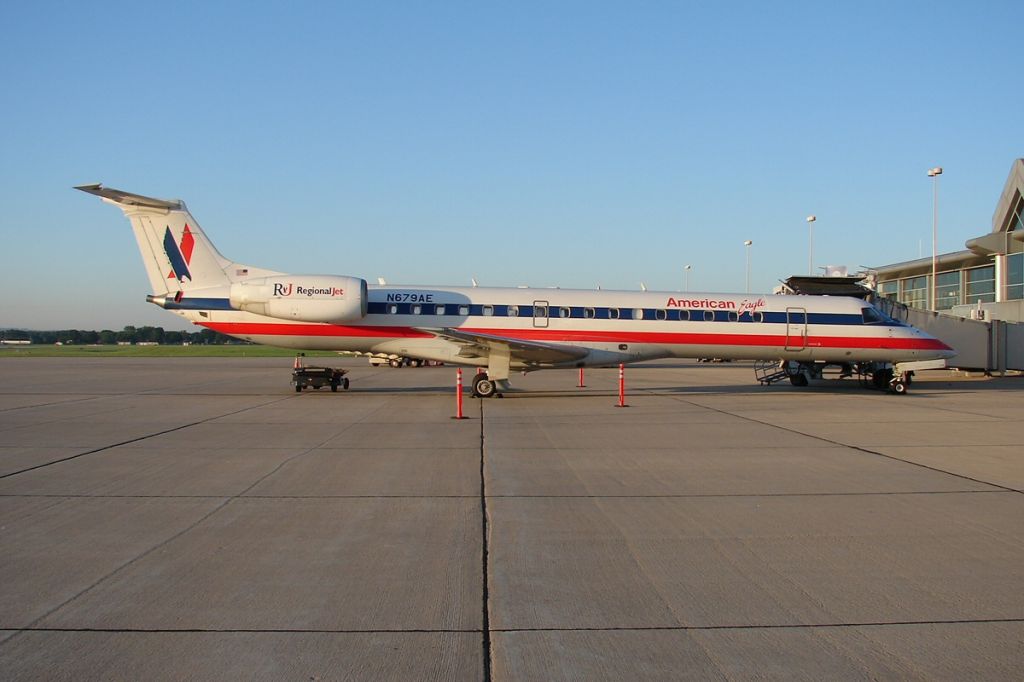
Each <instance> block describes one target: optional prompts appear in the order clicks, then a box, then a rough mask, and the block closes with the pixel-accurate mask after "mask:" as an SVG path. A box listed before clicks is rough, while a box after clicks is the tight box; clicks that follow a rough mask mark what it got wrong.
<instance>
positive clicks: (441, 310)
mask: <svg viewBox="0 0 1024 682" xmlns="http://www.w3.org/2000/svg"><path fill="white" fill-rule="evenodd" d="M434 313H435V314H437V315H444V303H438V304H437V309H436V310H434Z"/></svg>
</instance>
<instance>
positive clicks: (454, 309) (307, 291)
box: [75, 184, 956, 398]
mask: <svg viewBox="0 0 1024 682" xmlns="http://www.w3.org/2000/svg"><path fill="white" fill-rule="evenodd" d="M75 189H78V190H81V191H83V192H87V193H89V194H93V195H95V196H98V197H100V198H101V199H102V200H103V201H104V202H106V203H110V204H113V205H114V206H117V207H118V208H120V209H121V210H122V211H123V212H124V214H125V216H126V217H127V218H128V219H129V221H130V222H131V225H132V229H133V231H134V233H135V238H136V240H137V242H138V246H139V251H140V253H141V254H142V260H143V262H144V264H145V267H146V273H147V275H148V277H149V281H150V284H151V286H152V289H153V293H152V294H150V295H148V296H146V300H147V301H149V302H151V303H154V304H156V305H158V306H160V307H161V308H164V309H166V310H170V311H173V312H174V313H177V314H178V315H181V316H182V317H185V318H186V319H188V320H190V321H192V322H193V323H195V324H197V325H201V326H203V327H207V328H209V329H212V330H214V331H217V332H220V333H222V334H226V335H228V336H232V337H235V338H238V339H244V340H246V341H251V342H253V343H259V344H265V345H271V346H279V347H284V348H294V349H301V350H332V351H350V352H355V353H360V354H395V355H399V356H403V357H409V358H418V359H420V360H434V361H439V362H444V363H449V364H455V365H464V366H469V367H477V368H478V370H479V371H478V374H477V376H476V377H475V378H474V380H473V383H472V388H473V394H474V395H475V396H477V397H481V398H486V397H492V396H495V395H500V391H503V390H507V389H508V387H509V377H510V375H511V373H512V372H513V371H522V372H523V373H524V374H525V373H527V372H531V371H535V370H541V369H560V368H580V367H611V366H615V365H619V364H627V363H633V362H640V361H644V360H653V359H659V358H709V357H713V358H721V359H726V360H755V361H758V363H757V364H756V366H755V369H756V370H757V372H758V373H757V378H758V379H759V380H760V381H761V383H763V384H767V383H772V382H774V381H781V380H784V379H787V378H788V379H789V381H790V383H791V384H793V385H794V386H807V385H808V384H809V380H810V379H818V378H821V377H822V376H824V373H825V370H826V368H832V367H839V368H841V369H842V372H843V374H842V375H843V376H851V375H852V374H853V372H856V373H857V374H859V375H860V377H861V379H862V380H864V381H865V382H866V383H869V384H870V385H873V386H874V387H875V388H879V389H882V390H890V391H892V392H893V393H898V394H902V393H905V392H906V390H907V386H908V385H909V383H910V381H911V377H912V376H913V372H914V371H915V370H918V369H930V368H938V367H944V366H945V365H946V359H948V358H950V357H953V356H954V355H955V354H956V352H955V351H954V350H953V349H952V348H950V347H949V346H947V345H946V344H945V343H943V342H942V341H940V340H938V339H936V338H934V337H932V336H930V335H928V334H926V333H925V332H923V331H921V330H919V329H916V328H914V327H912V326H910V325H908V324H906V323H903V322H899V321H897V320H894V319H892V318H890V317H889V316H887V315H885V314H884V313H883V312H882V311H880V310H879V309H877V308H875V307H874V306H872V305H871V304H870V303H868V302H866V301H863V300H861V299H858V298H852V297H842V296H812V295H799V296H792V295H770V296H759V295H754V296H751V295H741V294H724V293H678V292H657V291H647V290H646V287H644V289H645V290H644V291H641V292H635V291H632V292H631V291H612V290H607V289H604V290H601V289H598V290H592V291H591V290H580V289H534V288H523V287H515V288H503V287H502V288H499V287H482V286H476V285H475V284H476V283H475V282H474V286H472V287H449V286H399V285H391V284H383V283H381V284H379V285H370V284H367V282H366V280H365V279H362V278H359V277H354V276H351V275H316V274H288V273H283V272H277V271H273V270H266V269H263V268H258V267H254V266H250V265H242V264H239V263H236V262H234V261H231V260H228V259H227V258H225V257H224V256H222V255H221V254H220V252H218V251H217V249H216V248H215V247H214V245H213V243H212V242H211V241H210V240H209V239H208V238H207V236H206V233H205V232H203V230H202V228H200V227H199V224H198V223H197V222H196V220H195V218H193V217H192V215H191V214H190V213H189V211H188V208H187V207H186V206H185V203H184V202H183V201H180V200H166V199H154V198H151V197H146V196H142V195H139V194H131V193H129V192H123V191H121V190H117V189H112V188H108V187H104V186H103V185H102V184H96V185H83V186H80V187H76V188H75Z"/></svg>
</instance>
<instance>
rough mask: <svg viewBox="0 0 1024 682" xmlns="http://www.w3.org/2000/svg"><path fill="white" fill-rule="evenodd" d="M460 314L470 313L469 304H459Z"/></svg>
mask: <svg viewBox="0 0 1024 682" xmlns="http://www.w3.org/2000/svg"><path fill="white" fill-rule="evenodd" d="M459 315H462V316H463V317H465V316H466V315H469V306H468V305H460V306H459Z"/></svg>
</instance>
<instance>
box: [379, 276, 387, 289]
mask: <svg viewBox="0 0 1024 682" xmlns="http://www.w3.org/2000/svg"><path fill="white" fill-rule="evenodd" d="M377 284H379V285H381V286H382V287H385V286H387V285H388V283H387V282H385V281H384V278H383V277H378V278H377Z"/></svg>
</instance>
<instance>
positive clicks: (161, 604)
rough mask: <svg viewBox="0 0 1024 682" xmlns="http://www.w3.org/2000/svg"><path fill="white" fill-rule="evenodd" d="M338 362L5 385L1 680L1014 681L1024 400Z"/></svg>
mask: <svg viewBox="0 0 1024 682" xmlns="http://www.w3.org/2000/svg"><path fill="white" fill-rule="evenodd" d="M327 362H328V363H329V364H332V365H335V366H340V367H345V368H347V369H349V370H350V374H349V376H350V378H351V380H352V388H351V390H350V391H347V392H344V391H340V392H338V393H331V392H330V391H328V390H321V391H317V392H313V391H307V392H304V393H302V394H297V393H295V392H294V390H293V389H292V388H291V387H290V386H289V384H288V381H289V379H290V369H291V361H290V360H288V359H286V358H285V359H219V358H197V359H187V360H186V359H130V358H106V359H99V358H97V359H91V358H87V359H43V358H39V359H35V358H25V359H19V358H11V357H0V379H2V380H0V577H2V580H0V671H2V672H0V677H2V678H4V679H19V680H20V679H66V680H86V679H187V678H192V679H212V678H218V679H225V678H245V679H265V680H280V679H305V680H309V679H317V680H335V679H353V680H355V679H403V680H404V679H439V680H481V679H493V680H534V679H548V680H557V679H587V680H620V679H631V680H636V679H652V680H653V679H658V680H661V679H679V678H699V679H708V678H711V679H715V678H734V679H735V678H739V679H746V678H767V679H793V678H797V679H826V678H828V679H863V678H876V679H877V678H882V679H897V678H898V679H907V678H910V679H915V678H916V679H963V678H967V677H971V678H984V679H1016V678H1019V676H1020V670H1021V669H1022V667H1024V417H1022V414H1024V413H1022V411H1021V404H1022V397H1024V378H980V377H979V378H962V377H954V376H952V375H951V374H949V373H946V372H938V373H930V374H924V375H921V376H919V377H918V380H917V381H915V383H914V385H913V386H912V387H911V391H910V393H909V394H908V395H906V396H895V395H890V394H885V393H880V392H877V391H873V390H867V389H862V388H860V387H858V386H857V384H856V383H855V382H852V381H845V382H842V383H835V382H831V383H828V384H822V385H815V386H811V387H809V388H803V389H799V388H794V387H791V386H789V385H788V384H787V385H776V386H772V387H760V386H757V385H756V384H755V383H754V377H753V371H752V369H751V367H750V365H748V364H740V363H737V364H727V365H707V364H698V363H694V362H657V363H647V364H644V365H637V366H634V367H630V368H627V370H626V377H627V385H628V399H627V402H628V403H629V405H630V406H629V407H628V408H618V407H616V406H615V403H616V394H615V386H616V379H617V372H616V370H588V371H587V373H586V383H587V387H586V388H576V381H577V374H576V372H575V371H559V372H541V373H536V374H531V375H530V376H528V377H515V378H514V379H513V384H514V386H515V387H516V388H517V389H520V390H521V391H523V392H513V393H510V394H508V395H507V396H506V397H505V398H503V399H490V400H487V401H479V400H475V399H469V398H468V397H467V400H466V414H467V416H468V417H469V419H465V420H462V421H457V420H453V419H451V418H450V417H451V416H452V415H453V414H454V410H455V405H454V379H455V370H454V369H453V368H451V367H442V368H419V369H411V368H403V369H397V370H396V369H391V368H372V367H369V366H368V365H367V364H366V363H365V361H361V360H338V361H331V360H329V359H328V360H327ZM470 374H471V373H470V372H467V378H468V377H469V376H470ZM467 383H468V382H467Z"/></svg>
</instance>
